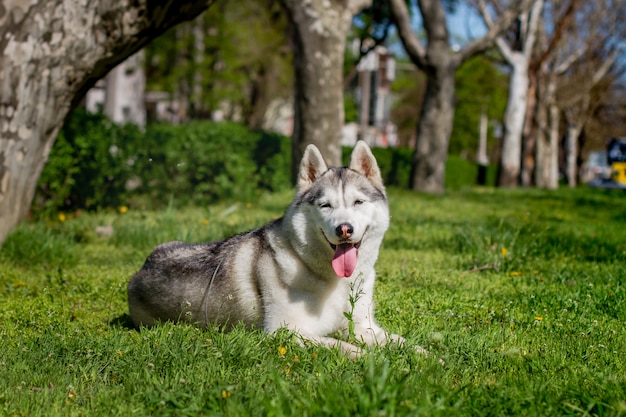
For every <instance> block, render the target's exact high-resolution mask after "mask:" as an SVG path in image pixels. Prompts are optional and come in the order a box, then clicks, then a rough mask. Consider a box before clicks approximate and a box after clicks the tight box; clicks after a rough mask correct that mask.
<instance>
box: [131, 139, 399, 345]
mask: <svg viewBox="0 0 626 417" xmlns="http://www.w3.org/2000/svg"><path fill="white" fill-rule="evenodd" d="M388 226H389V208H388V202H387V196H386V193H385V188H384V186H383V182H382V178H381V175H380V170H379V168H378V165H377V163H376V159H375V158H374V156H373V155H372V152H371V150H370V149H369V147H368V146H367V145H366V144H365V142H357V144H356V146H355V148H354V150H353V152H352V155H351V160H350V165H349V167H342V168H336V167H331V168H329V167H328V166H327V164H326V162H325V161H324V159H323V157H322V155H321V154H320V152H319V150H318V149H317V148H316V147H315V146H313V145H309V146H308V147H307V148H306V150H305V152H304V156H303V158H302V161H301V163H300V170H299V178H298V184H297V194H296V197H295V199H294V201H293V202H292V203H291V205H290V206H289V207H288V208H287V210H286V212H285V214H284V216H283V217H282V218H280V219H277V220H274V221H272V222H270V223H269V224H267V225H265V226H263V227H261V228H260V229H256V230H252V231H250V232H247V233H242V234H239V235H236V236H233V237H231V238H228V239H225V240H222V241H218V242H208V243H198V244H189V243H183V242H170V243H165V244H162V245H159V246H157V247H156V248H155V249H154V251H153V252H152V254H150V256H148V258H147V259H146V262H145V264H144V265H143V267H142V268H141V270H140V271H139V272H137V273H136V274H135V275H134V276H133V277H132V279H131V280H130V282H129V284H128V305H129V310H130V316H131V318H132V320H133V322H134V324H135V325H136V326H137V327H140V326H152V325H153V324H155V323H156V322H159V321H168V320H171V321H187V322H192V323H196V324H197V325H199V326H203V327H205V326H213V325H216V326H221V327H226V328H228V327H231V326H233V325H234V324H236V323H238V322H243V323H244V324H246V325H247V326H250V327H258V328H263V329H264V330H265V331H267V332H274V331H275V330H277V329H278V328H282V327H285V328H287V329H290V330H292V331H294V332H296V333H298V334H299V335H300V336H301V337H302V339H304V340H308V341H311V342H313V343H317V344H322V345H326V346H330V347H332V346H336V347H339V348H340V349H341V350H342V351H343V352H345V353H347V354H349V355H351V356H356V355H358V354H359V351H360V350H359V348H358V347H357V346H355V345H353V344H350V343H347V342H345V341H341V340H338V339H336V338H333V337H331V336H330V335H335V334H337V333H340V334H343V335H344V336H347V335H348V319H347V318H346V316H345V315H344V312H349V311H351V310H352V307H351V305H350V295H351V291H352V293H353V294H352V295H353V296H354V297H355V298H356V299H357V301H356V304H355V305H354V309H353V311H352V320H353V323H354V335H355V336H356V338H357V339H358V340H359V341H360V342H363V343H365V344H367V345H370V346H371V345H375V344H385V343H387V342H388V341H395V342H398V343H403V342H404V339H403V338H402V337H400V336H398V335H395V334H388V333H386V332H385V331H384V330H383V329H382V328H381V327H380V326H379V325H378V324H377V323H376V321H375V320H374V307H373V300H372V295H373V289H374V280H375V271H374V264H375V262H376V259H377V257H378V250H379V247H380V244H381V242H382V239H383V236H384V234H385V231H386V230H387V228H388ZM355 291H358V293H356V294H355Z"/></svg>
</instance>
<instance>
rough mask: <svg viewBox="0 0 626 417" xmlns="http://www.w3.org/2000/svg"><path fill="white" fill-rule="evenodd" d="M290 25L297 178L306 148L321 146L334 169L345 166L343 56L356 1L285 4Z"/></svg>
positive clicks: (288, 0) (286, 0) (291, 0)
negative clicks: (343, 154)
mask: <svg viewBox="0 0 626 417" xmlns="http://www.w3.org/2000/svg"><path fill="white" fill-rule="evenodd" d="M281 4H282V5H283V8H284V9H285V11H286V12H287V15H288V17H289V22H290V30H291V38H292V43H293V45H292V47H293V51H294V56H293V62H294V70H295V92H294V93H295V103H294V121H293V138H292V141H293V142H292V143H293V145H292V177H293V179H294V180H295V176H296V175H297V172H298V164H299V163H300V159H301V158H302V155H303V153H304V148H306V146H307V145H308V144H310V143H312V144H315V145H316V146H317V147H318V148H319V149H320V151H321V152H322V154H323V155H324V157H325V158H326V160H327V161H328V163H329V164H330V165H335V166H339V165H341V144H340V140H341V128H342V127H343V123H344V107H343V56H344V49H345V44H346V36H347V33H348V29H349V28H350V24H351V21H352V16H353V14H354V13H355V12H356V11H357V8H358V7H363V6H364V5H365V4H363V5H361V4H358V5H357V4H356V2H355V1H352V2H350V1H345V0H344V1H336V0H333V1H328V0H309V1H301V0H281Z"/></svg>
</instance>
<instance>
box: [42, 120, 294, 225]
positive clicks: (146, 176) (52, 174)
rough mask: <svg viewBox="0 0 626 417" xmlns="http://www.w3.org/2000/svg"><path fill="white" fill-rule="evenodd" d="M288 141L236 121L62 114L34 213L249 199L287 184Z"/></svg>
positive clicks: (288, 173) (288, 167)
mask: <svg viewBox="0 0 626 417" xmlns="http://www.w3.org/2000/svg"><path fill="white" fill-rule="evenodd" d="M290 147H291V142H290V139H289V138H287V137H284V136H281V135H277V134H273V133H267V132H256V131H251V130H249V129H247V128H245V127H243V126H241V125H238V124H235V123H213V122H193V123H189V124H185V125H167V124H155V125H150V126H148V127H147V128H146V130H145V131H143V132H142V131H141V130H139V129H138V128H137V127H135V126H132V125H125V126H119V125H117V124H115V123H112V122H111V121H109V120H108V119H107V118H106V117H104V116H103V115H97V114H89V113H86V112H85V111H82V110H77V111H75V112H73V113H72V114H71V115H70V117H69V118H68V119H67V120H66V123H65V125H64V127H63V129H62V130H61V132H60V134H59V136H58V138H57V141H56V143H55V145H54V146H53V148H52V150H51V152H50V155H49V158H48V163H47V164H46V166H45V167H44V170H43V172H42V174H41V177H40V179H39V183H38V186H37V191H36V196H35V199H34V201H33V206H32V211H33V213H34V214H36V215H40V214H50V213H54V212H56V211H60V210H61V211H74V210H78V209H96V208H105V207H119V206H122V205H130V206H132V205H141V206H152V207H160V206H163V205H165V204H168V203H169V202H171V201H172V199H174V200H175V201H177V202H180V203H181V204H186V203H190V202H194V203H198V204H202V203H208V202H211V201H215V200H218V199H227V198H233V197H236V198H239V199H251V198H254V195H255V194H256V193H258V191H259V190H262V189H265V190H272V191H275V190H279V189H284V188H288V187H290V186H291V183H290V169H291V163H290V160H289V158H290V155H291V151H290V149H291V148H290Z"/></svg>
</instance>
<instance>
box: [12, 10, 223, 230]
mask: <svg viewBox="0 0 626 417" xmlns="http://www.w3.org/2000/svg"><path fill="white" fill-rule="evenodd" d="M211 2H212V0H203V1H190V0H188V1H183V0H164V1H162V2H153V1H149V0H81V1H76V0H5V1H4V2H3V3H2V4H1V5H0V242H1V241H3V240H4V238H5V237H6V236H7V234H8V233H9V231H10V230H11V229H12V228H13V227H14V226H15V225H16V224H17V223H18V222H19V221H20V220H21V219H22V218H23V217H24V216H25V214H26V213H27V212H28V209H29V207H30V203H31V200H32V197H33V194H34V192H35V187H36V184H37V180H38V178H39V174H40V173H41V170H42V168H43V166H44V164H45V162H46V160H47V157H48V154H49V152H50V149H51V147H52V145H53V143H54V139H55V138H56V135H57V133H58V131H59V129H60V128H61V126H62V124H63V120H64V118H65V116H66V115H67V114H68V112H69V111H70V109H71V108H72V107H73V106H75V105H76V104H77V103H78V102H79V101H80V99H81V98H82V97H83V96H84V94H85V92H86V91H87V90H88V89H89V88H90V87H92V86H93V85H94V84H95V82H96V81H97V80H98V79H99V78H101V77H103V76H104V75H105V74H106V73H107V72H108V71H109V70H110V69H111V68H113V67H115V66H116V65H117V64H118V63H119V62H121V61H123V60H124V59H125V58H127V57H128V56H130V55H132V54H133V53H134V52H136V51H137V50H139V49H140V48H141V47H142V46H144V45H145V44H146V43H148V42H149V41H150V40H151V39H153V38H154V37H156V36H158V35H159V34H160V33H162V32H163V31H165V30H166V29H167V28H169V27H171V26H173V25H175V24H176V23H178V22H180V21H182V20H185V19H190V18H192V17H195V16H196V15H198V14H199V13H200V12H202V11H203V10H204V9H206V8H207V7H208V6H209V4H210V3H211Z"/></svg>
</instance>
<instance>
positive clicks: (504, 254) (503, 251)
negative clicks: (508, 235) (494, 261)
mask: <svg viewBox="0 0 626 417" xmlns="http://www.w3.org/2000/svg"><path fill="white" fill-rule="evenodd" d="M500 253H501V254H502V256H506V254H507V253H509V250H508V249H507V248H505V247H504V246H503V247H502V249H500Z"/></svg>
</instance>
